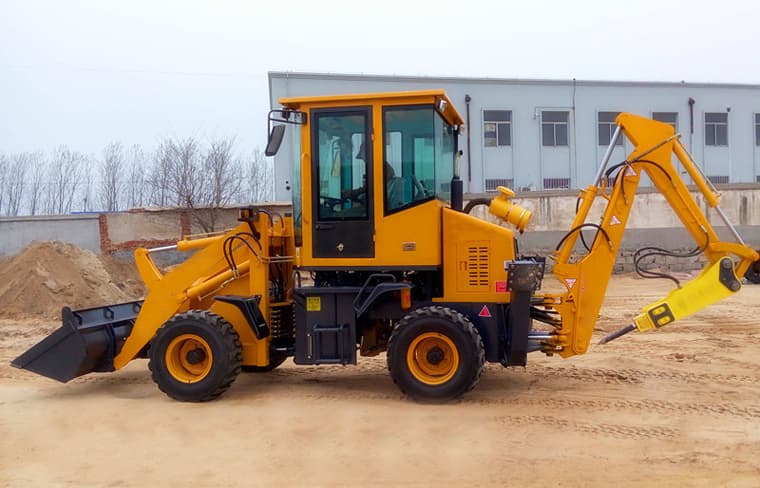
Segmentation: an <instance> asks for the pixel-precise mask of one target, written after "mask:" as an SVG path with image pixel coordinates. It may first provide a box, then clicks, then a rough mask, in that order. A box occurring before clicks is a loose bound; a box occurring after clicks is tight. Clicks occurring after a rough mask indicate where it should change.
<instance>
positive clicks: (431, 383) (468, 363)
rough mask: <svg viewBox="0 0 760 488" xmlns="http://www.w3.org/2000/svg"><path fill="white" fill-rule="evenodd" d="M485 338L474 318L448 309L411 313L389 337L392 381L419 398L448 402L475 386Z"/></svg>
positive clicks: (422, 310) (428, 308) (420, 309)
mask: <svg viewBox="0 0 760 488" xmlns="http://www.w3.org/2000/svg"><path fill="white" fill-rule="evenodd" d="M484 364H485V351H484V347H483V340H482V339H481V337H480V334H479V333H478V331H477V329H476V328H475V326H474V325H473V324H472V322H470V320H469V319H468V318H467V317H465V316H464V315H462V314H461V313H459V312H457V311H456V310H452V309H450V308H447V307H441V306H429V307H422V308H419V309H417V310H415V311H413V312H411V313H409V314H408V315H406V316H405V317H404V318H403V319H401V321H400V322H399V325H398V327H396V329H395V330H394V331H393V334H391V338H390V340H389V341H388V369H389V371H390V373H391V377H392V378H393V382H394V383H396V384H397V385H398V387H399V388H400V389H401V391H402V392H403V393H405V394H407V395H409V396H410V397H412V398H413V399H415V400H422V401H445V400H450V399H453V398H457V397H459V396H461V395H463V394H464V393H466V392H468V391H470V390H472V389H473V388H474V387H475V385H476V384H477V382H478V380H479V379H480V376H481V374H482V373H483V366H484Z"/></svg>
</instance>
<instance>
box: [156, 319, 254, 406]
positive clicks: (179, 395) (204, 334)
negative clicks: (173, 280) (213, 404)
mask: <svg viewBox="0 0 760 488" xmlns="http://www.w3.org/2000/svg"><path fill="white" fill-rule="evenodd" d="M149 355H150V362H149V363H148V367H149V368H150V371H151V374H152V376H153V381H154V382H155V383H156V384H157V385H158V388H159V389H160V390H161V391H163V392H164V393H166V394H167V395H169V396H170V397H171V398H174V399H175V400H179V401H183V402H205V401H209V400H213V399H214V398H216V397H218V396H219V395H221V394H222V393H224V391H225V390H227V388H229V387H230V385H232V383H233V382H234V381H235V378H237V376H238V374H240V361H241V359H242V352H241V346H240V338H239V337H238V334H237V332H236V331H235V329H234V328H233V327H232V325H230V323H229V322H227V321H226V320H225V319H224V318H222V317H220V316H219V315H216V314H214V313H211V312H208V311H205V310H191V311H189V312H185V313H181V314H177V315H175V316H174V317H172V318H171V319H169V320H168V321H167V322H166V323H165V324H164V325H163V326H161V328H160V329H159V330H158V332H156V335H155V337H153V340H152V341H151V343H150V352H149Z"/></svg>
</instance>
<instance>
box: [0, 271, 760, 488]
mask: <svg viewBox="0 0 760 488" xmlns="http://www.w3.org/2000/svg"><path fill="white" fill-rule="evenodd" d="M667 290H668V285H667V283H657V282H652V281H651V280H649V281H643V280H638V279H635V278H633V277H631V276H624V277H615V278H614V279H613V281H612V283H611V286H610V290H609V294H608V299H607V301H606V303H605V307H604V309H603V313H602V317H601V319H600V322H599V330H597V332H596V335H595V338H594V342H596V341H597V340H598V339H599V338H600V337H602V336H603V335H604V334H605V333H606V332H607V331H611V330H614V329H616V328H618V327H619V326H621V325H625V323H627V320H629V319H630V318H631V317H632V316H633V315H634V314H635V312H636V310H637V309H638V308H640V307H641V306H643V305H644V304H646V303H648V302H649V301H651V300H653V299H655V298H659V297H660V296H662V295H663V294H664V293H665V292H666V291H667ZM758 316H760V286H751V285H750V286H745V288H744V289H743V290H742V291H741V293H739V295H737V296H735V297H733V298H731V299H729V300H727V301H725V302H723V303H721V304H719V305H716V306H713V307H712V308H710V309H709V310H708V311H705V312H703V313H700V314H698V315H696V316H694V317H692V318H690V319H687V320H684V321H682V322H680V323H678V324H676V325H672V326H670V328H669V329H664V330H661V331H658V332H655V333H648V334H631V335H629V336H627V337H625V338H623V339H619V340H618V341H616V342H613V343H611V344H609V345H606V346H593V347H592V348H591V350H590V351H589V353H588V354H586V355H585V356H582V357H575V358H572V359H568V360H563V359H560V358H557V357H554V358H547V357H544V356H541V355H537V354H536V355H532V356H530V357H529V362H530V364H529V365H528V367H527V368H517V369H509V370H506V369H503V368H502V367H501V366H499V365H489V366H488V368H487V370H486V372H485V374H484V377H483V379H482V381H481V383H480V384H479V385H478V387H477V388H476V389H475V391H473V392H472V393H470V394H469V395H467V396H466V397H465V398H464V399H463V400H461V401H458V402H455V403H452V404H447V405H421V404H416V403H413V402H411V401H409V400H406V399H404V398H402V397H401V396H400V394H399V393H398V391H397V390H396V388H395V386H394V385H393V384H392V382H391V380H390V379H389V377H388V375H387V373H386V369H385V358H384V357H377V358H368V359H367V358H361V359H360V364H359V365H358V366H356V367H353V366H349V367H332V366H330V367H298V366H295V365H293V364H292V363H290V362H288V363H286V364H285V365H283V366H282V367H281V368H280V369H278V370H276V371H274V372H272V373H266V374H244V375H241V376H240V377H239V378H238V380H237V381H236V383H235V384H234V385H233V387H232V388H231V389H230V390H229V391H228V392H227V393H226V394H225V395H224V396H223V397H222V398H221V399H220V400H217V401H214V402H211V403H206V404H199V405H198V404H182V403H177V402H174V401H172V400H170V399H168V398H167V397H165V396H164V395H163V394H161V393H160V392H159V391H158V389H157V388H156V387H155V386H154V385H153V383H152V382H151V379H150V375H149V373H148V371H147V364H146V363H145V362H144V361H135V362H134V363H132V364H131V365H130V366H129V367H128V368H126V369H125V370H122V371H119V372H116V373H110V374H99V375H98V374H95V375H89V376H87V377H84V378H79V379H77V380H74V381H72V382H71V383H69V384H68V385H61V384H58V383H55V382H53V381H51V380H47V379H44V378H39V377H37V376H35V375H33V374H31V373H27V372H24V371H18V370H15V369H12V368H11V367H10V366H9V365H8V363H9V361H10V360H11V359H13V358H14V357H15V356H16V355H18V354H19V353H21V352H23V351H24V350H25V349H26V348H27V347H28V346H31V345H32V344H33V343H35V342H36V341H37V340H39V339H40V338H41V337H42V335H43V334H44V333H46V332H48V331H50V330H52V329H53V328H55V326H54V325H53V324H45V323H43V322H41V321H39V320H37V321H23V320H16V321H9V320H6V321H3V322H0V486H23V487H29V486H32V487H36V486H56V487H57V486H76V487H79V486H112V487H128V486H141V487H142V486H145V487H148V486H176V487H182V488H186V487H188V486H196V487H197V486H203V487H205V486H336V485H347V486H402V485H403V486H420V487H430V486H505V485H512V486H528V485H533V486H614V485H620V486H760V355H759V354H758V353H760V320H758Z"/></svg>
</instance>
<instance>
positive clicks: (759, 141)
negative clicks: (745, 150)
mask: <svg viewBox="0 0 760 488" xmlns="http://www.w3.org/2000/svg"><path fill="white" fill-rule="evenodd" d="M755 145H756V146H760V114H755Z"/></svg>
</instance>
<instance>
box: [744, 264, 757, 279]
mask: <svg viewBox="0 0 760 488" xmlns="http://www.w3.org/2000/svg"><path fill="white" fill-rule="evenodd" d="M744 277H745V278H747V281H749V282H750V283H754V284H758V283H760V261H755V262H754V263H752V264H750V265H749V268H747V271H746V272H745V273H744Z"/></svg>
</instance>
